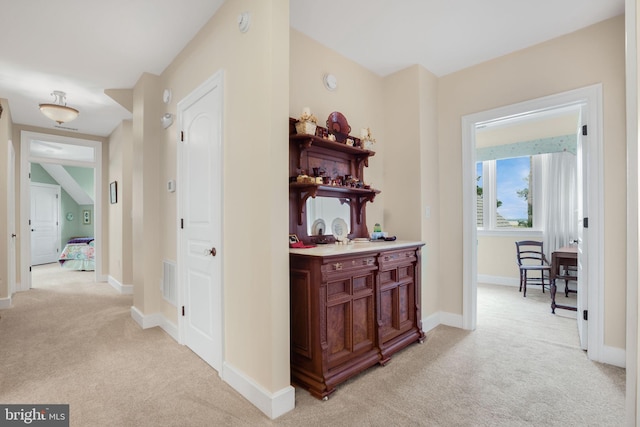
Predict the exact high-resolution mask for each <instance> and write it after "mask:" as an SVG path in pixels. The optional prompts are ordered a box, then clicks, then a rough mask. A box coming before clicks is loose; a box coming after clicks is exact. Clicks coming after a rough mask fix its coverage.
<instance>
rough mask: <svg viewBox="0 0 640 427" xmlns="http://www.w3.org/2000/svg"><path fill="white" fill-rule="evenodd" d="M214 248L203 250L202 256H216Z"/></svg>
mask: <svg viewBox="0 0 640 427" xmlns="http://www.w3.org/2000/svg"><path fill="white" fill-rule="evenodd" d="M216 253H217V252H216V248H211V249H205V250H204V254H205V255H211V256H216Z"/></svg>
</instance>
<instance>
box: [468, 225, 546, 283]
mask: <svg viewBox="0 0 640 427" xmlns="http://www.w3.org/2000/svg"><path fill="white" fill-rule="evenodd" d="M519 240H542V239H541V238H540V235H530V236H525V235H519V236H517V237H514V236H504V237H503V236H478V275H482V276H493V277H497V278H499V279H503V278H510V279H513V282H514V283H518V280H519V272H518V265H517V262H516V241H519Z"/></svg>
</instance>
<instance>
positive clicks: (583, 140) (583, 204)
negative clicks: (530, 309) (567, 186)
mask: <svg viewBox="0 0 640 427" xmlns="http://www.w3.org/2000/svg"><path fill="white" fill-rule="evenodd" d="M583 117H587V114H586V106H583V107H582V108H581V111H580V119H581V121H580V123H581V125H582V126H579V128H578V132H577V142H578V144H577V153H576V159H577V168H576V170H577V174H578V176H577V183H578V211H577V212H576V221H578V239H577V240H578V242H577V243H578V289H577V290H578V294H577V304H576V306H577V307H576V309H577V321H578V335H579V337H580V347H582V349H583V350H587V345H588V342H589V333H588V331H589V323H588V322H587V320H585V318H584V317H585V316H584V315H583V313H584V312H585V311H588V309H589V305H588V304H589V286H588V283H589V263H588V262H587V259H588V258H589V253H588V249H589V240H588V233H585V229H584V225H585V224H584V220H583V219H584V218H588V216H589V197H586V195H587V194H588V188H589V181H588V176H589V163H588V162H589V142H588V139H589V136H588V132H587V135H583V132H582V129H583V126H585V129H588V125H587V124H586V123H585V121H584V120H583V119H582V118H583Z"/></svg>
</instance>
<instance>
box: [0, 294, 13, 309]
mask: <svg viewBox="0 0 640 427" xmlns="http://www.w3.org/2000/svg"><path fill="white" fill-rule="evenodd" d="M5 308H11V297H8V298H0V310H2V309H5Z"/></svg>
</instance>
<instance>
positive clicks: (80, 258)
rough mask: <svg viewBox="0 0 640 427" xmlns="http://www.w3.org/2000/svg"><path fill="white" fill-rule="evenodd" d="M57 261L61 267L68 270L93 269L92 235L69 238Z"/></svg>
mask: <svg viewBox="0 0 640 427" xmlns="http://www.w3.org/2000/svg"><path fill="white" fill-rule="evenodd" d="M58 261H59V262H60V265H61V266H62V268H67V269H69V270H83V271H93V270H95V269H96V260H95V248H94V240H93V237H74V238H72V239H69V241H68V242H67V245H66V246H65V247H64V249H63V250H62V253H61V254H60V257H59V258H58Z"/></svg>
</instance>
